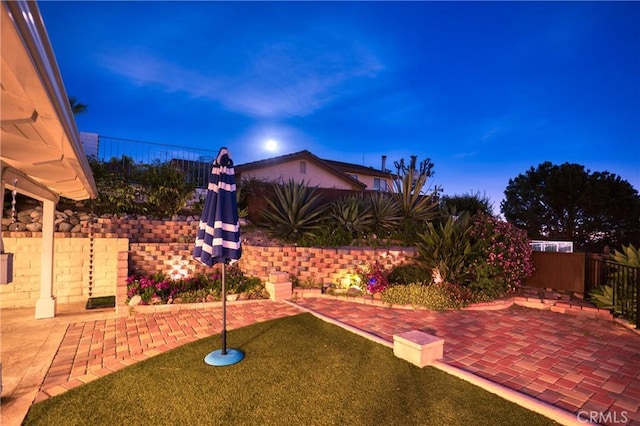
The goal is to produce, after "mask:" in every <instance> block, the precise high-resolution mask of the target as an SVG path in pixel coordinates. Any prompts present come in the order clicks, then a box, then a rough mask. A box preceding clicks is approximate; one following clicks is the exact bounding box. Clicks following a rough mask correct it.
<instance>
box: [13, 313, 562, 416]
mask: <svg viewBox="0 0 640 426" xmlns="http://www.w3.org/2000/svg"><path fill="white" fill-rule="evenodd" d="M227 339H228V342H229V343H228V346H229V347H230V348H236V349H240V350H242V351H243V352H245V358H244V359H243V360H242V361H241V362H239V363H237V364H234V365H231V366H226V367H213V366H209V365H207V364H205V363H204V361H203V360H204V357H205V356H206V355H207V354H208V353H209V352H211V351H213V350H216V349H220V336H219V335H218V336H214V337H210V338H206V339H202V340H199V341H197V342H193V343H190V344H187V345H184V346H182V347H180V348H177V349H174V350H172V351H170V352H167V353H164V354H162V355H159V356H156V357H154V358H151V359H149V360H146V361H143V362H140V363H137V364H135V365H132V366H130V367H127V368H125V369H123V370H120V371H118V372H116V373H113V374H110V375H108V376H106V377H104V378H102V379H99V380H96V381H94V382H91V383H89V384H86V385H84V386H81V387H79V388H76V389H73V390H71V391H69V392H66V393H64V394H62V395H60V396H57V397H53V398H50V399H48V400H45V401H43V402H41V403H38V404H35V405H33V406H32V407H31V410H30V412H29V414H28V415H27V418H26V419H25V423H24V424H26V425H35V424H43V425H73V424H86V425H100V424H105V425H170V424H174V425H185V426H186V425H218V424H220V425H222V424H224V425H403V426H405V425H430V424H431V425H456V424H458V425H469V424H474V425H482V424H486V425H499V424H503V425H514V424H521V425H524V424H526V425H536V424H554V423H553V422H552V421H551V420H549V419H547V418H545V417H542V416H540V415H538V414H535V413H533V412H531V411H528V410H526V409H524V408H521V407H519V406H517V405H515V404H513V403H510V402H507V401H505V400H503V399H501V398H499V397H497V396H495V395H493V394H491V393H489V392H486V391H484V390H482V389H480V388H478V387H475V386H473V385H471V384H469V383H467V382H465V381H463V380H460V379H457V378H455V377H452V376H450V375H448V374H446V373H444V372H442V371H439V370H437V369H435V368H424V369H420V368H418V367H415V366H413V365H411V364H409V363H408V362H406V361H403V360H401V359H399V358H396V357H395V356H394V355H393V351H392V350H391V349H389V348H387V347H384V346H381V345H379V344H376V343H374V342H371V341H369V340H367V339H364V338H362V337H360V336H357V335H354V334H352V333H350V332H348V331H345V330H343V329H341V328H339V327H337V326H334V325H332V324H328V323H326V322H324V321H322V320H319V319H317V318H315V317H314V316H312V315H311V314H301V315H297V316H293V317H287V318H283V319H278V320H274V321H268V322H264V323H260V324H254V325H252V326H249V327H245V328H242V329H239V330H233V331H230V332H228V334H227Z"/></svg>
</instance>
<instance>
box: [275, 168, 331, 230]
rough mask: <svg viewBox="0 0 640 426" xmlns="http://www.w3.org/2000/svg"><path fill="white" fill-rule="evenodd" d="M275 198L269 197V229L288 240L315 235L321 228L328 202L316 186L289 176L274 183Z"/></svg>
mask: <svg viewBox="0 0 640 426" xmlns="http://www.w3.org/2000/svg"><path fill="white" fill-rule="evenodd" d="M274 191H275V199H273V200H272V199H270V198H266V202H267V208H266V209H265V211H264V212H263V217H262V219H263V221H264V224H265V225H266V226H267V228H268V229H269V233H270V234H271V235H272V236H274V237H276V238H281V239H282V240H284V241H287V242H297V241H299V240H300V239H301V238H303V237H313V234H314V232H317V231H318V230H320V229H321V226H322V224H321V223H322V215H323V214H324V213H325V211H326V209H327V207H326V204H323V203H322V202H321V196H320V194H319V193H316V188H315V187H309V186H308V185H307V184H305V183H304V182H295V181H294V180H293V179H290V180H289V181H288V182H287V183H286V184H284V185H274Z"/></svg>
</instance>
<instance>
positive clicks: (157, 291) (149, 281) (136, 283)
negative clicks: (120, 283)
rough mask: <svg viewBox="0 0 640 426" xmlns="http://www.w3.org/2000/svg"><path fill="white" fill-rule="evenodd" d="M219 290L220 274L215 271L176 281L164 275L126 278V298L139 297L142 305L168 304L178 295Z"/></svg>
mask: <svg viewBox="0 0 640 426" xmlns="http://www.w3.org/2000/svg"><path fill="white" fill-rule="evenodd" d="M219 288H220V273H219V272H217V271H216V272H212V273H208V274H198V275H195V276H192V277H188V278H183V279H178V280H172V279H170V278H168V277H167V276H166V275H164V274H156V275H154V276H144V275H135V274H134V275H130V276H129V277H127V298H128V299H129V300H130V299H131V298H132V297H133V296H140V297H141V299H142V301H141V304H143V305H148V304H151V303H154V302H158V301H159V302H161V303H168V302H169V300H172V299H175V298H176V297H177V296H178V295H180V294H184V293H187V292H193V291H198V290H203V289H219ZM218 292H219V291H218Z"/></svg>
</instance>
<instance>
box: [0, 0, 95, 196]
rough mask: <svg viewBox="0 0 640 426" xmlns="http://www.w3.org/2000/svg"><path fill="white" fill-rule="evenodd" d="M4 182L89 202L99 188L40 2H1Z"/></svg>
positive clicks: (0, 118) (40, 193)
mask: <svg viewBox="0 0 640 426" xmlns="http://www.w3.org/2000/svg"><path fill="white" fill-rule="evenodd" d="M0 15H1V16H0V19H1V22H0V27H1V28H2V34H1V37H0V39H1V43H2V44H1V48H0V51H1V54H2V63H1V69H0V74H1V75H2V93H1V98H0V102H1V104H2V112H1V114H0V121H1V127H2V134H1V138H2V150H1V151H0V160H1V162H2V166H1V167H2V180H3V181H4V182H5V184H6V185H7V186H8V187H12V186H14V183H15V184H16V186H17V189H18V191H19V192H22V191H21V190H25V188H26V187H27V185H30V187H31V188H37V190H35V192H34V191H30V192H31V193H32V194H35V195H37V196H45V198H48V199H49V198H57V197H58V196H64V197H67V198H71V199H74V200H83V199H87V198H93V197H96V196H97V192H98V191H97V188H96V184H95V181H94V179H93V174H92V173H91V168H90V167H89V162H88V161H87V158H86V156H85V153H84V150H83V148H82V143H81V141H80V135H79V134H78V130H77V128H76V124H75V120H74V118H73V113H72V112H71V107H70V106H69V101H68V98H67V94H66V91H65V89H64V85H63V83H62V78H61V76H60V72H59V69H58V66H57V63H56V60H55V56H54V53H53V50H52V48H51V44H50V42H49V37H48V36H47V32H46V29H45V27H44V23H43V21H42V17H41V16H40V12H39V10H38V6H37V4H36V2H26V1H25V2H14V1H2V2H1V3H0Z"/></svg>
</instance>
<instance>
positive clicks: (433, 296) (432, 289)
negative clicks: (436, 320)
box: [382, 283, 477, 311]
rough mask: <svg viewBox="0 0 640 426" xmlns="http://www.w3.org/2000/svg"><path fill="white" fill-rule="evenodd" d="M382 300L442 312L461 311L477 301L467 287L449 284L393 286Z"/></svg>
mask: <svg viewBox="0 0 640 426" xmlns="http://www.w3.org/2000/svg"><path fill="white" fill-rule="evenodd" d="M382 300H383V301H384V302H386V303H390V304H394V305H395V304H398V305H412V306H420V307H423V308H427V309H431V310H435V311H440V310H445V309H460V308H464V307H466V306H468V305H469V304H470V303H472V302H474V301H476V300H477V298H476V297H475V296H474V295H473V293H472V292H471V290H469V289H468V288H466V287H463V286H460V285H456V284H449V283H440V284H431V285H420V284H408V285H404V286H393V287H389V288H387V289H386V290H385V291H384V292H382Z"/></svg>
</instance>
